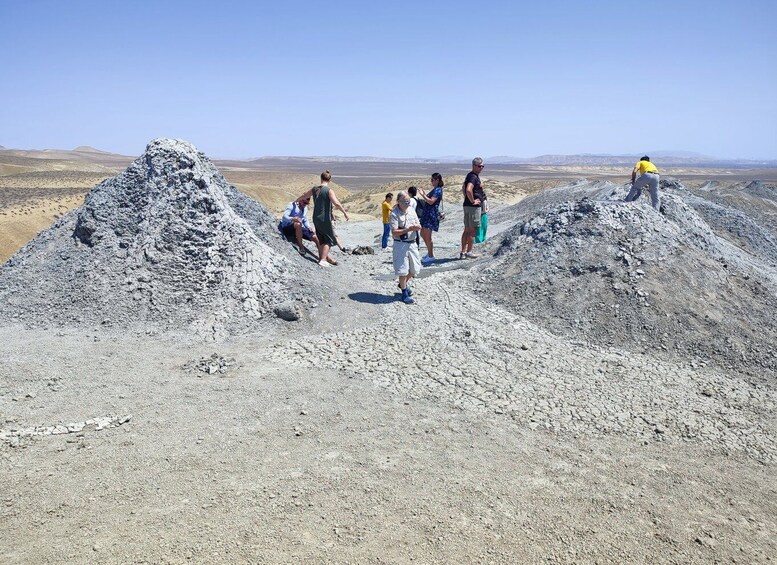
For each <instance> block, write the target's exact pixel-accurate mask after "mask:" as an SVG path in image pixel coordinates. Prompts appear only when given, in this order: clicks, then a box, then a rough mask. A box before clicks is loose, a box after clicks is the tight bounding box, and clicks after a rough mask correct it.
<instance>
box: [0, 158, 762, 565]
mask: <svg viewBox="0 0 777 565" xmlns="http://www.w3.org/2000/svg"><path fill="white" fill-rule="evenodd" d="M132 161H133V159H132V158H128V157H122V156H116V155H111V154H104V153H101V152H97V151H95V150H92V149H89V148H79V149H77V150H75V151H72V152H50V153H48V154H41V153H39V152H20V151H14V150H0V261H5V264H4V265H3V266H2V268H1V270H0V297H1V298H2V299H3V300H4V302H5V304H4V305H3V311H4V313H3V314H2V319H1V320H0V335H2V339H0V361H1V363H0V464H1V465H2V468H3V472H2V474H1V475H0V531H2V535H0V562H3V563H296V562H305V563H768V562H771V561H773V560H774V559H775V558H777V478H775V477H776V476H777V475H776V474H775V459H776V458H777V443H776V442H775V440H776V439H777V435H775V434H776V433H777V419H776V418H775V386H776V382H777V381H775V377H777V371H776V370H775V369H776V368H777V356H776V353H775V350H776V349H777V348H776V347H775V324H774V320H775V319H776V318H777V308H775V304H776V303H777V192H776V191H775V185H776V184H777V170H774V169H760V170H752V169H726V168H702V167H690V166H689V167H669V168H661V164H660V163H657V164H658V166H659V168H661V170H662V173H663V174H662V178H664V179H665V180H667V181H670V182H673V183H674V184H671V185H669V186H665V187H664V190H663V191H662V194H663V195H665V199H664V210H663V212H662V213H661V214H659V213H656V212H655V211H653V210H652V209H650V207H649V205H648V202H647V200H648V199H647V198H646V197H645V196H643V197H642V198H641V199H640V200H639V201H638V202H636V203H634V204H628V205H627V204H624V203H622V202H620V200H622V198H623V195H624V194H625V182H626V181H627V180H628V177H629V173H630V168H624V167H615V166H611V167H608V166H580V165H577V166H572V165H570V166H540V165H498V164H496V165H494V166H491V165H490V164H488V163H487V168H486V171H485V172H484V174H483V177H484V178H485V188H486V191H487V193H488V194H489V198H490V201H491V203H492V204H491V207H492V213H491V226H490V228H489V239H488V240H487V241H486V242H485V243H484V244H482V245H479V246H478V252H479V253H480V258H478V259H476V260H459V259H458V241H459V236H460V234H461V227H462V214H461V209H460V202H459V200H460V199H459V196H458V194H459V191H458V186H459V185H460V184H461V181H462V179H463V176H464V175H465V174H466V172H467V170H468V167H467V166H466V164H453V163H445V164H443V163H423V162H406V163H402V162H369V161H358V160H357V161H352V162H344V161H336V162H327V161H326V160H324V159H322V160H305V159H297V160H295V159H267V160H259V161H253V162H241V161H219V160H215V161H214V163H215V165H216V167H217V168H218V171H220V173H221V174H223V176H224V178H225V179H226V182H228V183H229V184H231V185H233V186H234V187H236V188H237V189H238V190H239V191H240V192H241V193H242V194H243V195H245V196H247V197H250V198H251V199H254V200H256V201H257V202H259V203H260V204H261V205H262V206H264V207H265V208H266V209H267V210H268V211H269V212H270V213H272V214H275V215H276V216H277V215H278V214H279V213H280V211H281V210H282V208H283V206H284V204H285V203H286V202H288V201H289V200H291V199H293V198H295V197H296V196H298V195H299V194H300V193H301V192H303V191H304V190H306V189H307V188H309V187H310V186H312V185H313V184H314V183H315V182H316V180H317V176H318V173H319V172H320V171H321V170H323V169H324V168H328V169H330V170H332V172H333V181H334V185H333V186H334V189H335V191H336V192H337V193H338V196H340V197H341V199H342V201H343V203H344V204H345V206H346V208H347V209H348V210H349V212H350V213H351V215H352V219H351V221H349V222H345V221H343V220H342V219H340V221H338V232H339V234H340V237H341V238H342V240H343V243H344V244H345V245H346V246H347V247H349V248H351V249H353V248H356V247H358V246H371V247H373V249H375V250H376V253H375V254H365V255H356V254H350V253H339V252H337V255H336V256H337V259H338V262H339V264H338V265H337V266H336V267H331V268H328V269H324V268H321V267H319V266H318V265H317V264H315V262H314V261H312V260H311V259H310V257H308V258H302V257H300V256H299V255H298V254H297V253H296V252H295V251H294V249H293V248H292V246H291V245H290V244H288V243H286V242H283V241H281V240H280V238H279V237H278V236H277V234H276V233H274V232H272V230H267V231H266V233H263V234H261V237H259V239H260V240H262V241H264V240H266V241H267V242H269V243H268V247H267V249H268V250H269V251H267V253H268V254H270V253H272V254H273V257H275V256H276V255H277V257H278V259H277V260H278V261H280V262H281V263H282V264H283V265H285V266H284V267H283V269H284V276H287V277H288V280H289V282H288V283H283V284H280V283H279V288H278V292H286V291H288V292H289V293H290V296H291V298H292V300H293V301H296V302H297V303H298V304H299V305H300V308H299V309H298V310H297V311H296V314H297V315H296V316H295V317H297V318H298V319H296V320H294V321H287V320H283V319H281V318H276V317H275V316H273V315H272V313H271V312H267V313H265V315H264V316H263V317H262V318H261V321H260V322H258V323H257V324H256V325H255V326H252V327H251V328H249V329H244V331H229V330H228V328H227V330H224V331H218V332H211V333H208V332H207V331H194V330H193V329H192V328H195V329H202V328H203V327H205V326H207V325H208V324H209V323H211V320H210V319H208V320H206V321H205V322H203V323H199V324H192V325H191V326H186V325H182V324H179V323H178V322H175V323H173V322H171V323H166V320H162V321H159V320H155V323H150V322H148V321H147V320H145V319H144V320H141V322H140V323H134V322H133V320H131V319H130V318H131V316H129V317H127V315H126V312H121V313H119V314H116V313H112V312H111V311H110V308H111V306H110V297H111V296H113V294H114V293H115V294H116V295H118V294H121V293H124V292H128V291H125V289H124V287H122V286H120V285H116V286H110V285H109V286H110V288H107V289H105V292H106V293H107V294H106V295H105V296H108V297H109V298H107V299H105V298H104V296H103V295H100V296H101V300H107V302H100V303H99V304H98V303H95V304H94V307H93V308H92V311H87V310H89V308H90V306H89V304H90V303H89V301H88V300H84V299H83V297H78V296H73V297H71V298H72V304H75V305H76V306H72V307H71V306H69V305H65V304H61V302H56V304H61V307H62V308H63V311H65V309H66V310H67V312H68V314H67V316H58V315H57V313H56V312H53V313H52V312H46V311H45V308H44V307H45V301H44V302H41V301H38V302H35V307H32V306H29V304H31V302H26V301H25V300H26V299H27V296H25V294H29V295H30V296H33V295H36V290H35V288H34V287H36V286H38V285H36V284H35V281H36V278H35V276H32V275H29V273H30V272H33V271H31V269H33V268H34V269H39V271H34V272H35V273H37V272H41V273H46V272H47V271H46V266H45V265H40V264H36V261H38V262H40V261H42V258H45V257H48V256H47V255H46V253H48V252H49V249H54V248H55V247H53V246H56V245H60V244H61V243H62V242H61V241H59V240H58V239H57V237H58V236H57V235H56V234H58V233H72V230H70V232H68V231H67V230H68V229H70V228H69V226H70V225H71V224H69V223H68V222H71V223H72V222H75V221H76V220H75V219H74V218H75V216H74V214H77V210H78V209H79V207H80V206H82V204H83V203H84V198H85V196H86V195H87V193H88V192H89V191H91V190H92V189H93V187H95V186H96V185H98V183H101V182H102V181H104V180H106V179H111V178H113V177H115V176H116V175H118V174H120V173H121V172H122V171H124V170H125V168H126V167H128V166H129V165H130V163H131V162H132ZM435 171H439V172H441V173H442V174H443V176H444V178H445V179H446V190H447V192H446V195H447V199H446V214H447V218H446V220H445V221H444V222H443V223H442V224H441V228H440V231H439V232H438V233H437V234H435V244H436V248H437V252H436V255H437V257H438V259H439V260H438V261H437V262H436V263H435V264H434V265H432V266H431V267H429V268H428V269H424V270H423V271H422V272H421V276H419V277H418V279H417V280H416V281H414V284H413V288H414V290H415V298H416V303H415V304H413V305H410V306H408V305H404V304H402V303H401V302H399V301H398V300H397V296H396V280H395V278H394V276H393V273H392V269H391V254H390V253H385V252H381V250H380V249H379V247H380V245H379V234H380V232H381V225H380V220H379V203H380V201H381V200H382V197H383V194H385V192H388V191H391V192H394V193H396V192H398V190H401V189H404V188H406V187H407V186H409V185H411V184H414V185H416V186H424V187H425V186H427V183H428V180H427V179H428V177H429V175H430V174H431V173H432V172H435ZM228 212H229V214H230V217H232V216H234V214H232V212H231V211H229V210H228ZM237 215H238V216H240V215H243V216H244V215H245V212H242V211H240V210H239V209H238V214H237ZM79 221H80V220H79ZM236 221H237V220H236ZM240 221H242V220H240ZM52 224H54V226H52V228H50V230H53V231H49V232H48V233H49V235H48V236H44V238H43V239H42V240H40V241H42V242H43V243H40V244H38V247H36V246H35V245H36V244H35V243H34V242H33V243H30V244H29V245H28V242H30V241H31V240H33V238H35V237H36V235H37V234H38V233H39V232H40V231H41V230H44V229H47V228H49V226H50V225H52ZM76 225H79V224H76ZM240 225H241V226H242V225H243V224H242V223H241V224H240ZM256 225H257V226H259V227H255V226H254V225H253V224H252V229H253V230H254V231H257V230H260V229H262V228H261V225H259V224H256ZM56 230H60V231H56ZM98 231H99V225H98ZM248 235H250V234H248ZM46 237H48V239H45V238H46ZM122 237H124V236H122ZM60 239H61V238H60ZM71 239H72V238H71ZM44 243H45V245H44ZM75 244H77V246H78V247H79V249H80V250H81V251H79V252H81V253H85V254H87V255H88V253H90V249H91V248H90V247H89V245H91V246H93V247H94V248H95V249H97V248H99V245H100V241H96V242H90V243H89V244H88V245H87V244H84V243H83V242H82V243H78V242H75ZM25 245H28V247H24V246H25ZM68 245H69V243H68ZM46 246H48V247H46ZM56 249H59V248H56ZM261 249H264V247H261ZM17 253H18V254H19V256H18V257H17V258H14V259H12V257H13V256H14V255H15V254H17ZM25 254H26V255H25ZM57 254H58V255H61V253H60V252H59V251H57ZM257 260H259V261H261V260H262V258H261V257H259V258H258V259H257ZM273 260H275V259H273ZM62 261H63V263H62V265H64V266H67V265H68V264H69V263H67V262H66V261H67V259H62ZM162 261H164V258H163V259H162ZM273 264H275V263H273ZM52 272H53V271H52ZM61 274H62V278H61V279H59V278H57V277H54V280H39V279H38V282H39V283H40V287H42V288H46V289H51V291H50V292H51V294H52V297H53V296H54V294H55V292H57V290H56V287H57V286H58V285H60V286H62V285H65V284H67V281H68V280H70V279H68V278H67V277H66V276H65V273H61ZM271 274H272V273H271ZM122 276H124V273H122ZM128 276H129V275H128ZM25 277H27V278H25ZM117 280H118V279H117ZM284 280H286V279H284ZM20 281H22V282H24V284H20ZM146 282H148V284H149V285H151V286H152V287H153V284H154V281H153V280H150V281H146ZM270 282H275V281H270ZM95 284H96V283H95ZM133 284H135V283H134V282H133ZM138 288H139V287H137V286H135V287H133V290H132V292H135V293H139V292H140V293H141V294H142V293H145V292H146V288H145V287H142V288H140V290H138ZM25 289H26V291H27V292H25ZM141 291H142V292H141ZM143 296H146V295H145V294H143ZM57 297H58V298H57V300H58V301H61V300H62V298H61V296H60V295H57ZM30 300H32V299H30ZM143 300H144V298H143V297H141V298H139V299H138V304H140V303H141V302H142V301H143ZM171 303H172V302H171ZM41 304H43V306H42V305H41ZM78 309H83V310H84V312H83V316H80V315H78V314H74V312H76V311H77V310H78ZM195 310H196V309H195ZM139 311H140V310H139ZM149 311H150V312H151V311H154V310H153V309H151V310H149ZM193 311H194V310H193ZM144 312H145V311H144ZM172 318H174V316H173V314H171V319H172ZM128 320H129V321H128ZM175 320H177V318H175ZM130 322H133V323H130ZM157 322H158V323H157ZM213 327H214V328H215V327H216V323H215V322H214V323H213ZM224 327H227V326H224ZM219 328H222V326H219Z"/></svg>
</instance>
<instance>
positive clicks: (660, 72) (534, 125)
mask: <svg viewBox="0 0 777 565" xmlns="http://www.w3.org/2000/svg"><path fill="white" fill-rule="evenodd" d="M775 21H777V2H775V1H774V0H755V1H748V0H737V1H728V0H720V1H715V2H709V1H706V2H697V1H695V0H688V1H685V0H683V1H677V0H673V1H671V2H670V1H666V2H665V1H662V0H654V1H653V2H644V1H643V2H630V1H625V0H621V1H609V0H602V1H597V2H582V1H571V0H570V1H560V0H543V1H539V0H535V1H533V2H522V1H520V0H513V1H506V2H488V1H482V2H459V1H455V0H454V1H450V0H449V1H429V2H424V1H423V0H416V1H412V2H411V1H404V0H394V1H385V2H380V1H378V2H371V1H368V0H360V1H342V2H340V1H337V0H330V1H329V2H321V1H320V0H318V1H310V2H308V1H295V0H285V1H273V2H264V1H245V2H243V1H229V0H221V1H219V2H214V1H207V2H204V1H202V2H201V1H198V0H188V1H186V2H182V1H175V0H167V1H163V0H156V1H138V0H135V1H133V0H123V1H121V2H110V1H105V0H99V1H86V0H68V1H62V0H57V1H42V0H0V22H2V24H3V25H2V30H3V31H2V33H1V34H0V61H1V62H2V74H0V145H2V146H5V147H7V148H17V149H46V148H48V149H72V148H75V147H77V146H82V145H88V146H92V147H95V148H97V149H101V150H104V151H111V152H115V153H122V154H126V155H139V154H140V153H142V152H143V150H144V148H145V146H146V144H147V143H148V142H149V141H150V140H151V139H154V138H156V137H173V138H182V139H186V140H188V141H191V142H192V143H194V144H195V145H196V146H197V148H198V149H200V150H201V151H203V152H205V153H206V154H207V155H208V156H209V157H211V158H238V159H243V158H253V157H260V156H292V155H293V156H331V155H340V156H377V157H395V158H401V157H427V158H437V157H442V156H454V155H455V156H463V157H471V156H475V155H480V156H484V157H489V156H497V155H510V156H515V157H533V156H538V155H545V154H577V153H609V154H619V155H620V154H635V155H637V154H640V155H641V154H642V153H644V152H647V151H651V150H652V151H657V150H672V151H673V150H682V151H692V152H696V153H700V154H704V155H709V156H713V157H719V158H749V159H777V34H775V33H774V26H775V24H774V22H775Z"/></svg>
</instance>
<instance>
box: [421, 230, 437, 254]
mask: <svg viewBox="0 0 777 565" xmlns="http://www.w3.org/2000/svg"><path fill="white" fill-rule="evenodd" d="M421 238H422V239H423V240H424V245H426V255H427V256H428V257H434V244H433V243H432V230H428V229H426V228H421Z"/></svg>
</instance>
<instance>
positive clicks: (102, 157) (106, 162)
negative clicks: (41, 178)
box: [0, 145, 135, 169]
mask: <svg viewBox="0 0 777 565" xmlns="http://www.w3.org/2000/svg"><path fill="white" fill-rule="evenodd" d="M0 156H2V157H4V158H6V159H7V158H9V157H12V158H23V159H45V160H48V161H51V160H56V161H80V162H83V163H88V164H91V165H100V166H102V167H107V168H109V169H123V168H125V167H126V166H127V165H129V164H130V163H131V162H132V161H134V160H135V157H129V156H127V155H119V154H117V153H108V152H107V151H100V150H99V149H95V148H94V147H89V146H86V145H82V146H80V147H76V148H75V149H73V150H67V149H8V148H5V147H0Z"/></svg>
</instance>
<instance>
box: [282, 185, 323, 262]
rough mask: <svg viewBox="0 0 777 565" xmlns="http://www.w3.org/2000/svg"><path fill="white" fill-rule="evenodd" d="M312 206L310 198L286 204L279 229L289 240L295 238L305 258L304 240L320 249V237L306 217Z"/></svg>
mask: <svg viewBox="0 0 777 565" xmlns="http://www.w3.org/2000/svg"><path fill="white" fill-rule="evenodd" d="M308 204H310V197H309V196H308V197H307V198H305V197H303V198H301V199H300V200H295V201H293V202H289V203H288V204H286V209H285V210H284V211H283V217H282V218H281V223H280V224H279V226H278V227H279V228H280V229H281V231H282V232H283V235H285V236H286V237H288V238H292V237H293V238H294V240H295V241H296V242H297V247H298V248H299V254H300V255H302V256H303V257H304V256H305V253H306V252H307V248H306V247H305V244H304V243H302V240H303V239H307V240H308V241H312V242H313V243H315V244H316V248H318V237H316V231H315V230H314V229H313V226H311V225H310V223H309V222H308V218H307V216H306V215H305V208H306V207H307V205H308Z"/></svg>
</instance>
